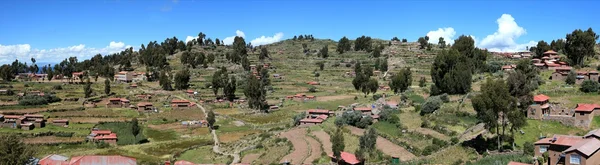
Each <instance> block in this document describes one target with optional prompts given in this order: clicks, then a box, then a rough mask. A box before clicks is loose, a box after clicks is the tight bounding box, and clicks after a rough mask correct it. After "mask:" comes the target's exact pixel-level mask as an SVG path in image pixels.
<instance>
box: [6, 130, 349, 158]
mask: <svg viewBox="0 0 600 165" xmlns="http://www.w3.org/2000/svg"><path fill="white" fill-rule="evenodd" d="M342 144H343V143H342ZM35 151H36V149H34V147H32V146H29V145H27V144H25V143H24V142H23V141H22V140H21V136H19V135H18V134H12V133H2V134H0V155H2V156H0V162H1V164H7V165H12V164H14V165H21V164H31V163H33V159H32V158H33V156H34V155H35Z"/></svg>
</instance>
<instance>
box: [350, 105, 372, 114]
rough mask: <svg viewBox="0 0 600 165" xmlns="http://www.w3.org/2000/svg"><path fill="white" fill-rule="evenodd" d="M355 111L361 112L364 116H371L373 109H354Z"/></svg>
mask: <svg viewBox="0 0 600 165" xmlns="http://www.w3.org/2000/svg"><path fill="white" fill-rule="evenodd" d="M354 110H355V111H360V112H361V113H363V114H368V115H370V114H371V110H372V108H370V107H354Z"/></svg>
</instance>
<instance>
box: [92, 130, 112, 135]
mask: <svg viewBox="0 0 600 165" xmlns="http://www.w3.org/2000/svg"><path fill="white" fill-rule="evenodd" d="M111 133H112V132H111V131H110V130H97V131H92V134H96V135H108V134H111Z"/></svg>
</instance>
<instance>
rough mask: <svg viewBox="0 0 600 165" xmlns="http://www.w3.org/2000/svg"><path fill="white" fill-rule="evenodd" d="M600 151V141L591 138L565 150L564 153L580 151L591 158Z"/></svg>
mask: <svg viewBox="0 0 600 165" xmlns="http://www.w3.org/2000/svg"><path fill="white" fill-rule="evenodd" d="M598 149H600V140H598V139H596V138H589V139H585V140H582V141H581V142H579V143H577V144H575V145H573V146H571V147H570V148H568V149H567V150H565V151H564V153H568V152H572V151H579V152H581V153H582V154H583V155H585V156H590V155H592V154H593V153H594V152H596V151H597V150H598Z"/></svg>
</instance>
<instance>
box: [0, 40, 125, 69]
mask: <svg viewBox="0 0 600 165" xmlns="http://www.w3.org/2000/svg"><path fill="white" fill-rule="evenodd" d="M130 47H131V46H130V45H125V43H123V42H115V41H112V42H110V43H109V44H108V46H106V47H104V48H88V47H86V46H85V45H84V44H79V45H74V46H69V47H63V48H53V49H32V48H31V45H29V44H18V45H0V64H6V63H10V62H12V61H14V60H15V59H18V60H19V61H29V59H31V58H32V57H33V58H36V59H37V61H40V62H59V61H61V60H63V59H65V58H68V57H73V56H74V57H77V58H78V59H79V60H85V59H89V58H91V57H92V56H94V55H96V54H102V55H107V54H112V53H118V52H120V51H122V50H124V49H126V48H130Z"/></svg>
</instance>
